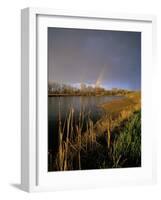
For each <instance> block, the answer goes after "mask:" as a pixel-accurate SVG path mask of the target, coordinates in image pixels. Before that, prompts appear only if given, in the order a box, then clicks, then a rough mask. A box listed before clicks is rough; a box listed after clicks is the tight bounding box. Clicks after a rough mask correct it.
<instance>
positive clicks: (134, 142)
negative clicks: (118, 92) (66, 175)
mask: <svg viewBox="0 0 161 200" xmlns="http://www.w3.org/2000/svg"><path fill="white" fill-rule="evenodd" d="M100 106H101V107H102V108H103V109H104V110H106V111H107V112H106V115H105V116H103V117H102V118H101V119H100V120H99V121H97V123H95V124H94V123H93V121H92V120H91V118H90V113H89V114H88V115H87V116H86V115H85V113H84V112H83V111H82V112H80V113H79V120H78V122H76V121H75V117H74V109H73V108H71V109H70V112H69V113H68V114H67V117H66V119H65V121H64V122H63V123H62V120H61V113H59V142H58V143H59V144H58V150H57V152H56V156H52V155H50V158H51V157H52V158H51V159H50V162H49V171H57V170H58V171H59V170H60V171H64V170H80V169H103V168H118V167H139V166H141V103H140V93H132V94H128V95H126V96H125V97H124V98H123V99H121V100H113V101H112V102H109V103H107V104H104V105H100ZM84 127H85V131H84Z"/></svg>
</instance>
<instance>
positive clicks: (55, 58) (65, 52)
mask: <svg viewBox="0 0 161 200" xmlns="http://www.w3.org/2000/svg"><path fill="white" fill-rule="evenodd" d="M47 41H48V44H47V45H48V46H47V49H48V52H47V56H48V59H47V62H48V64H47V65H48V82H47V98H48V101H47V102H48V105H47V106H48V116H47V119H48V127H47V129H48V131H47V134H48V149H47V154H48V172H54V171H71V170H96V169H97V170H99V169H114V168H134V167H141V166H142V165H141V164H142V163H141V160H142V156H141V153H142V152H141V143H142V140H141V32H135V31H122V30H103V29H81V28H63V27H60V28H59V27H48V29H47Z"/></svg>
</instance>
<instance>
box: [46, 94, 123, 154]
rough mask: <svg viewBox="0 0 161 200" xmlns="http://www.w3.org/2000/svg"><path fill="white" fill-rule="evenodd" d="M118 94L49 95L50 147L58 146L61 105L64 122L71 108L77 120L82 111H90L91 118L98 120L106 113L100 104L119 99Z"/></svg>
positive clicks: (86, 112) (85, 112)
mask: <svg viewBox="0 0 161 200" xmlns="http://www.w3.org/2000/svg"><path fill="white" fill-rule="evenodd" d="M118 98H120V97H117V96H90V97H89V96H68V97H48V147H49V149H50V150H51V149H52V150H53V149H54V148H55V147H56V143H57V137H58V119H59V107H60V113H61V120H62V122H63V121H64V120H65V117H66V115H67V113H69V110H70V108H71V107H72V108H74V117H75V119H76V120H77V119H78V116H79V112H80V111H82V110H83V111H84V114H85V115H87V114H88V113H89V112H90V117H91V119H92V120H93V121H94V122H96V121H97V120H99V119H100V118H101V116H102V115H103V114H104V110H103V109H101V108H100V107H99V105H100V104H102V103H106V102H109V101H111V100H113V99H118Z"/></svg>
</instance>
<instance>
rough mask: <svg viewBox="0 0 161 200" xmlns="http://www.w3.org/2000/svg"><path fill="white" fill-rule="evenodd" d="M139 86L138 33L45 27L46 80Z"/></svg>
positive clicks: (139, 54)
mask: <svg viewBox="0 0 161 200" xmlns="http://www.w3.org/2000/svg"><path fill="white" fill-rule="evenodd" d="M98 79H99V80H101V84H102V85H103V86H104V87H106V88H114V87H117V88H125V89H140V87H141V33H140V32H125V31H107V30H105V31H104V30H87V29H86V30H84V29H65V28H48V80H49V81H56V82H59V83H66V84H76V83H82V82H83V83H88V84H95V83H96V81H97V80H98Z"/></svg>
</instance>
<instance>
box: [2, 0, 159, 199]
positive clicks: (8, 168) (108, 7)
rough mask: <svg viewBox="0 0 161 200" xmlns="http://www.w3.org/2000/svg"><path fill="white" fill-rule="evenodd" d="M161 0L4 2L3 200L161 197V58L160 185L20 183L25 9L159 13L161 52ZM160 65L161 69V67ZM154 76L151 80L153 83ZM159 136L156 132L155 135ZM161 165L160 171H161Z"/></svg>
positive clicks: (155, 92) (156, 87)
mask: <svg viewBox="0 0 161 200" xmlns="http://www.w3.org/2000/svg"><path fill="white" fill-rule="evenodd" d="M159 2H160V1H159V0H149V1H147V0H135V1H129V0H121V1H119V0H118V1H116V0H110V1H108V0H97V1H94V0H91V1H90V0H44V1H43V0H4V1H1V6H0V25H1V27H0V28H1V30H0V62H1V64H0V70H1V71H0V95H1V97H0V127H1V129H0V136H1V137H0V199H16V200H19V199H24V200H25V199H29V200H30V199H31V200H32V199H33V200H37V199H40V200H41V199H42V200H44V199H53V198H55V199H65V200H67V199H70V200H72V199H92V200H93V199H110V198H111V199H112V200H115V199H124V200H126V199H130V200H133V199H135V200H136V199H155V200H157V199H161V172H160V171H161V156H160V154H161V146H160V141H161V117H160V113H161V104H160V102H161V61H160V59H159V55H160V54H159V53H158V63H157V66H156V67H153V68H152V77H154V81H153V82H152V84H153V91H149V92H150V93H151V94H152V95H153V103H154V105H155V107H154V110H153V115H154V117H155V118H156V122H155V123H154V131H155V132H157V135H158V136H157V141H158V147H157V150H158V164H157V167H158V184H157V185H155V186H135V187H131V186H126V187H125V186H120V187H110V188H109V187H108V188H105V189H95V190H85V191H83V190H81V191H63V192H54V193H35V194H28V193H26V192H23V191H21V190H19V189H18V187H19V183H20V9H21V8H24V7H29V6H30V7H52V8H54V9H70V10H75V9H76V10H99V12H100V11H101V10H104V11H107V12H108V11H110V12H119V13H139V14H149V13H150V14H155V15H156V16H157V19H158V27H157V35H158V38H157V45H158V47H157V52H161V38H160V36H161V5H159ZM159 66H160V67H159ZM152 80H153V79H150V80H149V81H152ZM152 136H153V133H152ZM159 169H160V170H159Z"/></svg>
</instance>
